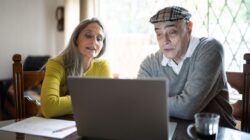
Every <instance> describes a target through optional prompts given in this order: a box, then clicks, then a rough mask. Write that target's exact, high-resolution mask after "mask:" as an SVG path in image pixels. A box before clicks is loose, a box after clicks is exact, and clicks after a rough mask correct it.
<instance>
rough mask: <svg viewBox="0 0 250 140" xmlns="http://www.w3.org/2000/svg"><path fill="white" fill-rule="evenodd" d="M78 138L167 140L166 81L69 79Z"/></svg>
mask: <svg viewBox="0 0 250 140" xmlns="http://www.w3.org/2000/svg"><path fill="white" fill-rule="evenodd" d="M68 87H69V91H70V95H71V100H72V106H73V113H74V119H75V121H76V126H77V132H78V135H80V136H84V137H93V138H104V139H130V140H133V139H137V140H138V139H144V140H146V139H150V140H152V139H165V140H166V139H168V111H167V97H168V95H167V81H166V80H160V79H106V78H83V77H68Z"/></svg>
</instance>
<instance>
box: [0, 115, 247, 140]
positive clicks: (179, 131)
mask: <svg viewBox="0 0 250 140" xmlns="http://www.w3.org/2000/svg"><path fill="white" fill-rule="evenodd" d="M171 121H175V122H177V127H176V130H175V133H174V136H173V140H189V139H190V140H191V138H189V137H188V135H187V132H186V128H187V126H188V125H189V124H190V122H189V121H183V120H179V119H171ZM13 122H14V120H9V121H0V127H2V126H5V125H8V124H11V123H13ZM0 139H1V140H53V139H54V138H48V137H41V136H32V135H27V134H20V133H14V132H5V131H0ZM236 139H240V140H250V133H245V132H241V131H238V130H234V129H229V128H224V127H220V128H219V134H218V140H236ZM64 140H94V139H93V138H92V139H91V138H81V137H79V136H78V135H77V133H76V132H75V133H73V134H71V135H69V136H67V137H66V138H65V139H64ZM99 140H100V139H99Z"/></svg>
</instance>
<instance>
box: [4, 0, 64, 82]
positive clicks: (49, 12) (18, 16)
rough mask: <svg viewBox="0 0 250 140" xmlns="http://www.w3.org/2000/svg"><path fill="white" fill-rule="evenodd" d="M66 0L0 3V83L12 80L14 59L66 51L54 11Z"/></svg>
mask: <svg viewBox="0 0 250 140" xmlns="http://www.w3.org/2000/svg"><path fill="white" fill-rule="evenodd" d="M63 5H64V1H63V0H0V79H5V78H10V77H12V55H13V54H14V53H20V54H22V55H23V56H24V57H23V59H25V57H26V56H27V55H45V54H49V55H51V56H53V55H55V54H57V53H59V51H60V50H61V49H62V48H63V47H64V32H59V31H57V28H56V26H57V21H56V18H55V11H56V8H57V6H63Z"/></svg>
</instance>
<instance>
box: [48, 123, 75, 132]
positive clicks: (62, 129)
mask: <svg viewBox="0 0 250 140" xmlns="http://www.w3.org/2000/svg"><path fill="white" fill-rule="evenodd" d="M74 127H75V125H71V126H67V127H64V128H60V129H57V130H54V131H52V133H57V132H62V131H64V130H68V129H70V128H74Z"/></svg>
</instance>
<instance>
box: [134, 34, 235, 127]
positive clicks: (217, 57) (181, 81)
mask: <svg viewBox="0 0 250 140" xmlns="http://www.w3.org/2000/svg"><path fill="white" fill-rule="evenodd" d="M162 59H163V54H162V53H161V52H160V51H158V52H156V53H155V54H152V55H150V56H148V57H147V58H146V59H145V60H144V61H143V62H142V64H141V66H140V70H139V72H138V78H145V77H161V78H162V77H165V78H167V79H168V82H169V87H170V88H169V100H168V101H169V104H168V105H169V113H170V116H172V117H177V118H181V119H186V120H193V119H194V114H195V113H197V112H214V113H218V114H220V125H221V126H225V127H230V128H233V127H235V122H234V119H233V117H232V115H231V114H232V108H231V106H230V104H229V97H228V89H227V84H226V83H227V82H226V81H227V80H226V75H225V71H224V51H223V47H222V45H221V44H220V43H219V42H218V41H217V40H215V39H212V38H201V39H200V43H199V44H198V46H197V47H196V49H195V50H194V52H193V54H192V56H191V57H190V58H186V59H185V60H184V62H183V65H182V68H181V70H180V72H179V74H178V75H177V74H176V73H175V72H174V71H173V69H172V68H171V67H169V66H168V65H166V66H162V65H161V61H162Z"/></svg>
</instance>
